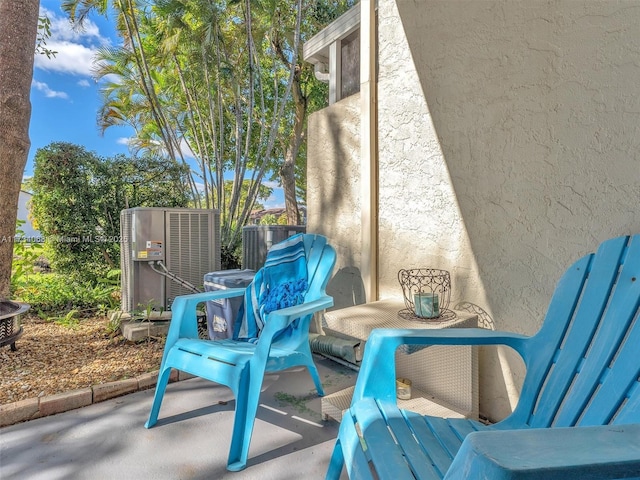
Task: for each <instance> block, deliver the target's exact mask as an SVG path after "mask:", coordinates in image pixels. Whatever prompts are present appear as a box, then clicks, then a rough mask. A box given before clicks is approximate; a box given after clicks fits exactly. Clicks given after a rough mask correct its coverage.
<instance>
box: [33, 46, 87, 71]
mask: <svg viewBox="0 0 640 480" xmlns="http://www.w3.org/2000/svg"><path fill="white" fill-rule="evenodd" d="M47 48H49V49H51V50H53V51H54V52H57V53H56V55H55V57H51V58H47V57H46V56H45V55H37V56H36V57H35V68H40V69H42V70H48V71H53V72H60V73H69V74H71V75H80V76H86V77H90V76H91V69H92V68H93V62H94V57H95V54H96V49H95V48H92V47H87V46H84V45H81V44H79V43H71V42H66V41H63V42H57V41H53V40H50V41H48V42H47Z"/></svg>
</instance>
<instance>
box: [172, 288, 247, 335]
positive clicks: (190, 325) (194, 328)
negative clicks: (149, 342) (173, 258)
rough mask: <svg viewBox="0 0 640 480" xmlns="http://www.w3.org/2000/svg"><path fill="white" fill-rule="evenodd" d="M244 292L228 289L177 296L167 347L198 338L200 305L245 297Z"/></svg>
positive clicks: (240, 289)
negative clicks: (210, 301)
mask: <svg viewBox="0 0 640 480" xmlns="http://www.w3.org/2000/svg"><path fill="white" fill-rule="evenodd" d="M244 292H245V289H244V288H228V289H226V290H214V291H211V292H201V293H192V294H189V295H179V296H177V297H176V298H175V299H174V300H173V304H172V305H171V312H172V313H171V323H170V324H169V332H167V341H166V343H167V345H172V344H173V343H175V342H176V341H177V340H178V338H181V337H187V338H197V336H198V324H197V316H196V307H197V306H198V304H199V303H202V302H207V301H209V300H222V299H224V298H232V297H239V296H241V295H244Z"/></svg>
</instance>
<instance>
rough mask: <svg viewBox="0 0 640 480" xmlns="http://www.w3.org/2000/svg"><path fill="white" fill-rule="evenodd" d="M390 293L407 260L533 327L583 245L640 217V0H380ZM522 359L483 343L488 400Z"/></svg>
mask: <svg viewBox="0 0 640 480" xmlns="http://www.w3.org/2000/svg"><path fill="white" fill-rule="evenodd" d="M378 15H379V38H380V57H379V63H380V77H379V83H378V98H379V103H378V107H379V112H378V115H379V117H378V118H379V121H378V123H379V156H380V211H379V217H380V251H381V255H380V286H381V296H383V297H385V296H392V295H396V294H398V287H397V280H396V274H397V271H398V269H400V268H407V267H409V266H425V267H426V266H429V267H437V268H445V269H449V270H451V272H452V281H453V290H454V292H453V295H454V300H455V301H457V300H463V299H464V300H468V301H472V302H474V303H477V304H479V305H481V306H482V307H484V308H485V309H487V310H488V311H489V312H490V313H491V315H492V316H493V319H494V322H495V325H496V327H497V328H499V329H507V330H512V331H518V332H523V333H527V334H532V333H534V332H535V331H536V330H537V329H538V327H539V326H540V324H541V322H542V320H543V317H544V313H545V310H546V306H547V304H548V302H549V299H550V297H551V294H552V292H553V288H554V285H555V282H556V281H557V280H558V278H559V277H560V276H561V274H562V273H563V271H564V270H565V269H566V268H567V267H568V266H569V264H570V263H572V262H573V261H574V260H575V259H577V258H579V257H580V256H582V255H583V254H585V253H588V252H590V251H592V250H594V249H595V248H596V247H597V245H598V244H599V243H600V242H601V241H603V240H605V239H607V238H609V237H611V236H616V235H620V234H626V233H634V232H638V231H640V213H639V212H640V209H639V208H638V205H639V200H640V161H639V160H638V152H639V151H640V148H639V147H640V135H639V134H638V133H639V130H640V27H639V25H640V4H638V3H637V2H599V1H581V0H564V1H548V2H542V1H533V2H531V1H528V2H524V1H512V2H509V1H506V2H505V1H498V0H494V1H489V0H485V1H480V2H479V1H442V0H433V1H429V0H422V1H415V0H397V2H396V0H380V1H379V10H378ZM522 374H523V372H522V368H521V367H520V365H519V362H517V361H515V360H514V359H513V358H512V356H511V355H509V354H508V353H505V352H499V353H496V352H494V351H491V352H489V351H483V352H482V355H481V411H482V412H483V413H484V414H485V415H487V416H489V417H490V418H493V419H498V418H502V417H503V416H504V415H506V414H507V413H508V412H509V411H510V409H511V407H512V406H513V404H514V402H515V401H517V385H518V384H519V382H520V381H521V378H522Z"/></svg>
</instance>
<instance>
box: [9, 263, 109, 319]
mask: <svg viewBox="0 0 640 480" xmlns="http://www.w3.org/2000/svg"><path fill="white" fill-rule="evenodd" d="M118 292H119V287H118V286H117V285H112V284H108V283H104V282H98V283H97V284H95V285H92V284H90V283H88V282H83V281H80V280H77V279H73V278H70V277H69V276H68V275H60V274H57V273H35V274H32V275H28V276H24V277H21V278H19V279H17V281H16V284H15V285H14V292H13V296H14V298H16V299H17V300H19V301H22V302H26V303H28V304H30V305H31V311H32V312H34V313H36V314H37V315H38V316H40V317H42V318H45V319H47V318H52V317H54V318H60V317H65V316H66V315H68V314H69V312H71V311H74V310H75V311H76V312H75V313H74V314H73V315H72V317H75V316H76V315H80V316H88V315H96V314H105V313H106V312H107V311H108V310H109V309H113V308H115V307H117V306H118V295H117V294H118Z"/></svg>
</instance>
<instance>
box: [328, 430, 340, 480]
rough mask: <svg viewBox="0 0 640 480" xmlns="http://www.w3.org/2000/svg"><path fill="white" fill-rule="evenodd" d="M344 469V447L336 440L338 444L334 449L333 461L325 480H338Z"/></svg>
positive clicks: (330, 462) (330, 463)
mask: <svg viewBox="0 0 640 480" xmlns="http://www.w3.org/2000/svg"><path fill="white" fill-rule="evenodd" d="M343 467H344V454H343V453H342V445H340V440H339V439H338V440H336V444H335V446H334V447H333V453H332V454H331V460H330V461H329V468H328V469H327V474H326V476H325V477H324V478H325V480H338V479H339V478H340V474H341V473H342V468H343Z"/></svg>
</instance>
